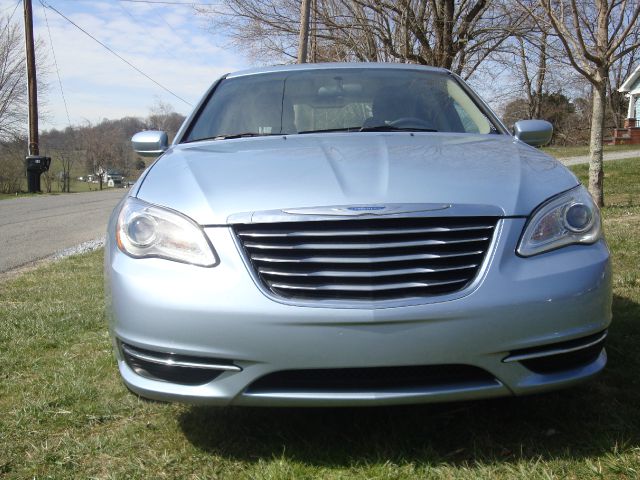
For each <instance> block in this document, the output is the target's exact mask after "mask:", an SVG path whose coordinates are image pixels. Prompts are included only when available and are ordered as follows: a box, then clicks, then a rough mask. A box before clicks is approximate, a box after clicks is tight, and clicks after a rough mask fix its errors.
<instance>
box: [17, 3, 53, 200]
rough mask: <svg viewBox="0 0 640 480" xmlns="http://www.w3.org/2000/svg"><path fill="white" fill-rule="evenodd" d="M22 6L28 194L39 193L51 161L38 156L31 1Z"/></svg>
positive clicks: (36, 95)
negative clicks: (27, 142) (26, 111)
mask: <svg viewBox="0 0 640 480" xmlns="http://www.w3.org/2000/svg"><path fill="white" fill-rule="evenodd" d="M23 4H24V39H25V46H26V52H27V55H26V57H27V85H28V89H29V149H28V152H27V157H26V167H27V185H28V190H29V193H36V192H39V191H40V175H41V174H42V172H46V171H47V170H49V165H50V163H51V159H50V158H48V157H41V156H40V148H39V146H38V84H37V79H36V54H35V48H34V44H33V10H32V8H31V0H23Z"/></svg>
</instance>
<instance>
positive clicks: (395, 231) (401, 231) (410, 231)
mask: <svg viewBox="0 0 640 480" xmlns="http://www.w3.org/2000/svg"><path fill="white" fill-rule="evenodd" d="M491 229H493V225H468V226H459V227H425V228H380V229H376V230H324V231H322V230H307V231H300V232H278V231H264V232H261V231H250V230H249V231H245V232H239V233H238V235H240V236H241V237H248V238H264V237H271V238H296V237H359V236H377V235H414V234H419V233H448V232H463V231H470V230H474V231H477V230H491Z"/></svg>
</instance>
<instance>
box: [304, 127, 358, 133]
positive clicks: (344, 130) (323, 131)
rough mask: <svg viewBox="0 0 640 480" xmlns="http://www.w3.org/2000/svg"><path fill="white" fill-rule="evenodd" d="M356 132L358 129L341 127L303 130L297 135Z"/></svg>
mask: <svg viewBox="0 0 640 480" xmlns="http://www.w3.org/2000/svg"><path fill="white" fill-rule="evenodd" d="M358 131H360V127H342V128H325V129H324V130H305V131H303V132H298V133H300V134H303V133H330V132H358Z"/></svg>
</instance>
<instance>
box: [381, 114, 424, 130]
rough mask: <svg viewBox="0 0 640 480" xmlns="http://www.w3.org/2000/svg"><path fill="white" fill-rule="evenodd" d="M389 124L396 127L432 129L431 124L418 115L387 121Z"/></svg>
mask: <svg viewBox="0 0 640 480" xmlns="http://www.w3.org/2000/svg"><path fill="white" fill-rule="evenodd" d="M389 126H391V127H398V128H411V127H415V128H428V129H431V130H433V129H434V128H433V125H432V124H430V123H429V122H427V121H426V120H423V119H422V118H418V117H401V118H398V119H396V120H394V121H393V122H389Z"/></svg>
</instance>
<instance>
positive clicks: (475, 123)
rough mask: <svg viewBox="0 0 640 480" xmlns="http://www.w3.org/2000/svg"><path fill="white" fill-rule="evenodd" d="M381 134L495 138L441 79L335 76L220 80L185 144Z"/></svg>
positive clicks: (311, 73) (370, 72)
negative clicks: (321, 134)
mask: <svg viewBox="0 0 640 480" xmlns="http://www.w3.org/2000/svg"><path fill="white" fill-rule="evenodd" d="M381 130H382V131H394V130H404V131H407V130H409V131H427V132H433V131H438V132H459V133H481V134H488V133H493V132H496V128H495V126H494V125H493V124H492V123H491V122H490V121H489V119H488V118H487V117H486V115H485V114H484V113H483V112H482V110H480V108H479V107H478V106H477V105H476V103H475V102H474V101H473V100H472V99H471V98H470V97H469V95H467V93H466V92H465V91H464V90H463V89H462V88H461V87H460V85H459V84H458V83H457V82H456V81H455V80H454V79H453V78H452V77H451V76H450V75H448V74H446V73H443V72H430V71H417V70H402V69H381V68H378V69H375V68H371V69H368V68H357V69H348V68H340V69H323V70H303V71H288V72H274V73H264V74H255V75H246V76H240V77H235V78H228V79H224V80H222V81H221V82H220V84H219V85H218V87H217V88H216V89H215V91H214V93H213V94H212V95H211V96H210V98H209V99H208V101H207V103H206V104H205V105H204V106H203V108H202V109H201V111H200V114H199V115H198V116H197V117H196V119H195V120H194V121H193V122H192V124H191V126H190V128H189V130H188V132H187V134H186V136H185V138H184V139H183V141H187V142H193V141H197V140H204V139H211V138H214V139H215V138H217V139H224V138H237V137H241V136H257V135H282V134H303V133H314V132H322V131H381Z"/></svg>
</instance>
